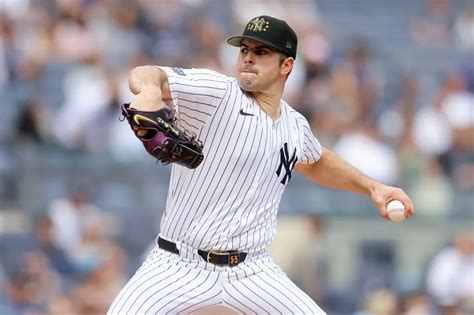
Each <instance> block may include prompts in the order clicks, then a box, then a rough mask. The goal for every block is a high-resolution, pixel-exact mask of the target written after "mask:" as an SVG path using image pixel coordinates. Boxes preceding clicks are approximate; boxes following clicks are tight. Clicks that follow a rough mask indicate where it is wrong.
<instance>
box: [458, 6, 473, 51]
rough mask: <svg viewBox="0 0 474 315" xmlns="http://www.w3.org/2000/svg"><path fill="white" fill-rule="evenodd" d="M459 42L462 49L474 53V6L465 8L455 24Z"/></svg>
mask: <svg viewBox="0 0 474 315" xmlns="http://www.w3.org/2000/svg"><path fill="white" fill-rule="evenodd" d="M454 30H455V32H456V36H457V40H458V42H459V45H460V46H461V47H462V48H466V49H468V50H470V51H474V6H472V5H471V6H470V7H467V8H465V9H464V10H463V11H462V12H461V14H460V15H459V16H458V17H457V18H456V21H455V23H454Z"/></svg>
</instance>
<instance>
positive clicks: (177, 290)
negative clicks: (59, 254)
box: [107, 246, 326, 315]
mask: <svg viewBox="0 0 474 315" xmlns="http://www.w3.org/2000/svg"><path fill="white" fill-rule="evenodd" d="M212 305H225V306H227V307H230V308H232V309H233V310H234V311H235V312H237V313H240V314H272V315H273V314H326V313H325V312H324V311H323V310H322V309H321V308H320V307H319V306H318V305H317V304H316V303H315V302H314V301H313V300H312V299H311V298H310V297H309V296H308V295H306V294H305V293H304V292H303V291H301V290H300V289H299V288H298V287H297V286H296V285H295V284H294V283H293V282H291V280H290V279H289V278H288V277H287V276H286V275H285V274H284V273H283V271H282V270H281V269H280V267H278V266H277V265H276V264H275V263H274V262H273V260H272V258H271V257H270V256H269V255H268V254H266V253H265V252H262V253H256V254H249V255H248V256H247V258H246V260H245V261H244V262H243V263H240V264H239V265H237V266H235V267H232V268H231V267H219V266H215V265H212V264H209V263H206V262H205V261H204V260H203V259H202V258H201V257H200V256H198V254H197V253H196V252H195V250H192V249H189V248H188V249H186V248H184V246H181V248H180V254H179V255H176V254H173V253H170V252H167V251H165V250H163V249H160V248H158V246H156V247H155V248H154V249H153V250H151V252H150V253H149V254H148V257H147V259H146V260H145V262H144V263H143V265H142V266H141V267H140V268H139V269H138V271H137V272H136V273H135V275H134V276H133V277H132V278H131V279H130V281H129V282H128V283H127V284H126V285H125V286H124V287H123V289H122V290H121V291H120V293H119V294H118V295H117V297H116V298H115V300H114V301H113V303H112V305H111V306H110V309H109V311H108V312H107V314H108V315H130V314H135V315H141V314H189V313H193V312H198V311H200V310H202V309H203V308H207V307H209V306H212Z"/></svg>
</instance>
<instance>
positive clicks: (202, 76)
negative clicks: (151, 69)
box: [160, 66, 233, 81]
mask: <svg viewBox="0 0 474 315" xmlns="http://www.w3.org/2000/svg"><path fill="white" fill-rule="evenodd" d="M160 69H162V70H163V71H165V72H166V74H167V75H168V76H169V77H170V76H171V77H174V78H183V79H188V80H211V81H213V80H214V81H232V80H233V78H231V77H228V76H226V75H225V74H223V73H220V72H217V71H215V70H211V69H204V68H190V69H185V68H179V67H161V66H160Z"/></svg>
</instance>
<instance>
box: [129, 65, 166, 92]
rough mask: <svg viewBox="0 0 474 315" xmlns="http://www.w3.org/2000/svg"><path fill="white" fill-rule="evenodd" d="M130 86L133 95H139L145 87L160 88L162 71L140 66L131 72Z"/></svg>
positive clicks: (153, 67)
mask: <svg viewBox="0 0 474 315" xmlns="http://www.w3.org/2000/svg"><path fill="white" fill-rule="evenodd" d="M128 78H129V79H128V85H129V88H130V91H131V92H132V93H133V94H135V95H136V94H138V93H140V91H141V87H142V86H144V85H156V86H160V85H161V83H160V78H161V70H160V69H159V68H158V67H156V66H138V67H135V68H133V69H132V70H130V73H129V77H128Z"/></svg>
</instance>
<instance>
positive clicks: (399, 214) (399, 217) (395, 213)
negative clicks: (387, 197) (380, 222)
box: [387, 200, 406, 222]
mask: <svg viewBox="0 0 474 315" xmlns="http://www.w3.org/2000/svg"><path fill="white" fill-rule="evenodd" d="M387 215H388V217H389V219H390V220H391V221H393V222H402V221H404V220H405V219H406V217H405V206H404V205H403V203H402V202H401V201H400V200H392V201H390V202H389V203H388V204H387Z"/></svg>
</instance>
